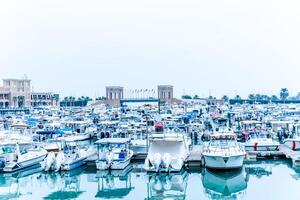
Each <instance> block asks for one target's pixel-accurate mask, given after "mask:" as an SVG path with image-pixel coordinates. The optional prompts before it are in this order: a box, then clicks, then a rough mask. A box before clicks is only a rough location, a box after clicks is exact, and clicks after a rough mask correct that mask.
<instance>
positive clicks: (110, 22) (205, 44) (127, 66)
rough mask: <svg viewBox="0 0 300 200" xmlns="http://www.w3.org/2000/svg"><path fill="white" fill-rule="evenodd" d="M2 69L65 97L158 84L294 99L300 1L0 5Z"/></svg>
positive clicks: (299, 84) (298, 83) (72, 0)
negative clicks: (116, 87) (287, 95)
mask: <svg viewBox="0 0 300 200" xmlns="http://www.w3.org/2000/svg"><path fill="white" fill-rule="evenodd" d="M0 70H1V73H0V78H9V77H11V78H19V77H22V76H23V75H24V74H26V75H27V76H28V78H30V79H32V82H33V85H34V90H35V91H54V92H59V93H61V94H62V96H64V95H89V96H91V97H95V96H100V95H104V94H105V92H104V90H105V86H106V85H121V86H125V87H126V88H128V89H129V88H155V87H156V85H158V84H172V85H174V87H175V95H176V96H180V95H181V94H182V93H183V92H184V91H185V93H190V94H199V95H201V96H208V93H209V90H210V91H211V94H212V95H214V96H221V95H223V94H228V95H230V96H234V95H235V94H241V95H242V96H244V97H246V96H247V95H248V94H249V93H256V92H261V93H267V94H271V93H277V94H278V91H279V90H280V88H281V87H287V88H288V89H289V90H290V92H291V93H292V94H293V95H296V94H297V93H298V91H300V78H299V77H300V76H299V75H300V1H299V0H289V1H282V0H252V1H241V0H210V1H207V0H205V1H201V0H194V1H182V0H181V1H175V0H165V1H164V0H150V1H145V0H143V1H141V0H131V1H126V0H120V1H113V0H111V1H100V0H95V1H92V0H87V1H82V0H80V1H79V0H48V1H41V0H36V1H33V0H26V1H18V2H17V3H16V2H15V1H12V0H9V1H1V3H0Z"/></svg>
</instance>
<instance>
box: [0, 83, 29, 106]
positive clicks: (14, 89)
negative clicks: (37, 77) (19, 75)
mask: <svg viewBox="0 0 300 200" xmlns="http://www.w3.org/2000/svg"><path fill="white" fill-rule="evenodd" d="M30 83H31V81H30V80H28V79H3V86H2V87H1V88H0V107H29V106H30V105H31V85H30Z"/></svg>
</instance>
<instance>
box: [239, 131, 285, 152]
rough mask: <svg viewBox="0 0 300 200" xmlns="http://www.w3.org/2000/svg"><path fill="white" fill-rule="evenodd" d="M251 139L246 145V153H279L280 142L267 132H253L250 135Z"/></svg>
mask: <svg viewBox="0 0 300 200" xmlns="http://www.w3.org/2000/svg"><path fill="white" fill-rule="evenodd" d="M248 135H249V139H248V140H247V141H246V143H245V149H246V151H278V150H279V145H280V144H279V142H277V141H274V140H273V139H272V136H271V135H270V134H268V133H267V132H265V131H257V130H253V131H250V132H249V133H248Z"/></svg>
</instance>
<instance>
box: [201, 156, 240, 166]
mask: <svg viewBox="0 0 300 200" xmlns="http://www.w3.org/2000/svg"><path fill="white" fill-rule="evenodd" d="M203 156H204V161H205V167H207V168H211V169H238V168H241V167H243V162H244V157H245V155H237V156H230V157H225V156H214V155H203Z"/></svg>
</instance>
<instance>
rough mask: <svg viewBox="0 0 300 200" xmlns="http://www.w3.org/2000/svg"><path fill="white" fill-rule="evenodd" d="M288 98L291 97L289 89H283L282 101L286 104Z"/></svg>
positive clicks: (281, 92)
mask: <svg viewBox="0 0 300 200" xmlns="http://www.w3.org/2000/svg"><path fill="white" fill-rule="evenodd" d="M288 96H289V91H288V89H287V88H281V90H280V99H281V100H283V101H284V102H285V100H286V99H287V98H288Z"/></svg>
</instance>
